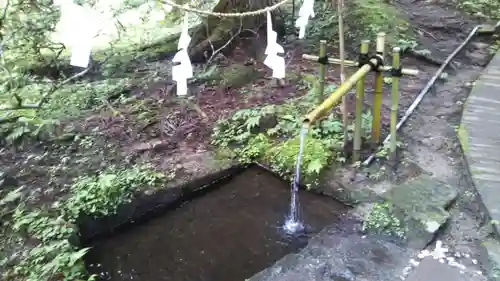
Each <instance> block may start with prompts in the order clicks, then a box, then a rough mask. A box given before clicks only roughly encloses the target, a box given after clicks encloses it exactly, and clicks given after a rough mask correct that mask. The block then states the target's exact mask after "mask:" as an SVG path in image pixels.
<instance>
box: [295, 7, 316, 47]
mask: <svg viewBox="0 0 500 281" xmlns="http://www.w3.org/2000/svg"><path fill="white" fill-rule="evenodd" d="M314 16H315V14H314V0H304V2H302V7H300V10H299V17H298V18H297V21H296V22H295V27H298V28H299V39H302V38H304V36H305V35H306V26H307V23H308V22H309V18H314Z"/></svg>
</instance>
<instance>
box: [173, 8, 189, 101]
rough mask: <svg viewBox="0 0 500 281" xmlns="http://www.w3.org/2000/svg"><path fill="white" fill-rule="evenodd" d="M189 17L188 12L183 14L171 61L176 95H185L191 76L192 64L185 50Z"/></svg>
mask: <svg viewBox="0 0 500 281" xmlns="http://www.w3.org/2000/svg"><path fill="white" fill-rule="evenodd" d="M188 30H189V18H188V14H187V13H186V14H185V15H184V22H183V26H182V31H181V37H180V38H179V43H178V45H177V50H178V52H177V54H175V56H174V58H173V59H172V62H173V63H174V67H173V68H172V80H174V81H175V82H176V83H177V96H185V95H187V92H188V89H187V80H188V79H189V78H191V77H193V66H192V65H191V60H190V59H189V55H188V52H187V48H188V46H189V43H190V42H191V37H190V36H189V32H188Z"/></svg>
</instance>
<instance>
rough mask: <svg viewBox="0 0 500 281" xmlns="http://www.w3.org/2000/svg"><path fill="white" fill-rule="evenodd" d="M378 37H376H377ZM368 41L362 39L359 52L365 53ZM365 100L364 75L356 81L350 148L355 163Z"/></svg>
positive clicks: (359, 152) (357, 155)
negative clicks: (351, 147) (351, 145)
mask: <svg viewBox="0 0 500 281" xmlns="http://www.w3.org/2000/svg"><path fill="white" fill-rule="evenodd" d="M377 39H378V38H377ZM369 46H370V41H368V40H364V41H363V42H362V43H361V49H360V54H361V55H367V54H368V48H369ZM364 100H365V77H364V76H363V77H361V79H359V80H358V82H357V83H356V109H355V120H354V141H353V149H352V162H353V164H355V163H356V162H358V161H359V158H360V157H361V138H362V125H363V105H364Z"/></svg>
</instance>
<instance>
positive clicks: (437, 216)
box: [382, 175, 458, 248]
mask: <svg viewBox="0 0 500 281" xmlns="http://www.w3.org/2000/svg"><path fill="white" fill-rule="evenodd" d="M382 196H383V197H384V198H385V199H386V200H387V201H389V202H390V203H391V204H392V205H393V206H394V210H393V212H394V215H395V216H396V217H398V218H399V219H400V220H402V221H404V225H405V228H406V238H407V242H408V243H409V245H410V246H412V247H415V248H423V247H425V246H426V245H427V244H428V243H429V242H431V241H432V239H433V238H434V235H435V234H436V232H437V231H438V229H439V228H440V227H441V226H442V225H443V224H444V223H446V222H447V220H448V218H449V216H450V215H449V213H448V212H447V211H446V209H447V208H448V207H449V206H450V204H451V203H452V202H453V201H454V200H455V199H456V198H457V196H458V191H457V189H456V188H454V187H452V186H450V185H448V184H445V183H443V182H440V181H438V180H436V179H434V178H432V177H430V176H427V175H422V176H419V177H417V178H414V179H412V180H409V181H407V182H405V183H402V184H399V185H394V186H393V187H392V188H391V189H390V190H388V191H387V192H385V193H384V194H383V195H382Z"/></svg>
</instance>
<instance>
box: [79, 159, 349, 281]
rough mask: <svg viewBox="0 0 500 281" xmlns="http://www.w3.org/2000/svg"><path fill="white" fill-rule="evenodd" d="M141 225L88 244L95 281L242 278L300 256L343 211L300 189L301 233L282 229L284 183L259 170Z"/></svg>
mask: <svg viewBox="0 0 500 281" xmlns="http://www.w3.org/2000/svg"><path fill="white" fill-rule="evenodd" d="M208 189H209V190H208V192H207V190H205V192H204V194H203V195H199V196H196V197H195V198H193V199H191V200H189V201H186V202H184V203H182V204H181V205H180V206H179V207H178V208H176V209H174V210H170V211H166V213H165V214H163V215H161V216H159V217H156V218H154V219H151V220H149V221H148V222H146V223H143V224H140V225H137V226H134V227H131V228H129V229H127V230H126V231H122V232H119V233H117V234H114V235H113V236H111V237H108V238H105V239H101V240H100V241H97V242H94V243H93V245H92V246H93V249H92V250H91V252H90V253H89V255H88V258H87V266H88V269H89V271H90V272H91V273H94V274H97V275H99V278H100V280H113V281H122V280H138V281H160V280H172V281H184V280H186V281H198V280H199V281H234V280H245V279H246V278H250V277H251V276H253V275H254V274H256V273H258V272H260V271H261V270H264V269H265V268H267V267H269V266H271V265H273V264H274V263H275V262H276V261H277V260H279V259H281V258H282V257H283V256H285V255H287V254H289V253H293V252H298V251H299V250H301V249H302V248H304V247H305V246H306V245H307V241H308V238H309V237H311V235H313V234H314V233H317V232H319V231H321V230H322V229H323V228H324V227H325V226H327V225H331V224H335V223H336V222H337V221H339V220H340V219H341V218H342V217H343V215H344V214H345V213H346V211H347V210H348V207H347V206H345V205H344V204H342V203H340V202H338V201H336V200H334V199H333V198H331V197H326V196H321V195H317V194H313V193H311V192H307V191H303V190H301V191H300V195H299V198H300V204H301V209H302V217H303V218H304V221H305V223H306V225H307V226H308V229H307V235H302V236H300V237H290V236H286V235H285V234H284V233H283V231H281V229H280V227H281V225H282V224H283V222H284V220H285V216H286V214H287V212H288V208H289V200H290V187H289V183H287V182H286V181H284V180H282V179H280V178H278V177H276V176H275V175H274V174H272V173H270V172H268V171H266V170H264V169H262V168H260V167H257V166H252V167H250V168H248V169H246V170H244V171H243V172H241V173H239V174H238V175H235V176H234V177H233V178H232V179H231V180H229V181H227V182H224V183H220V184H217V186H211V187H208Z"/></svg>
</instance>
